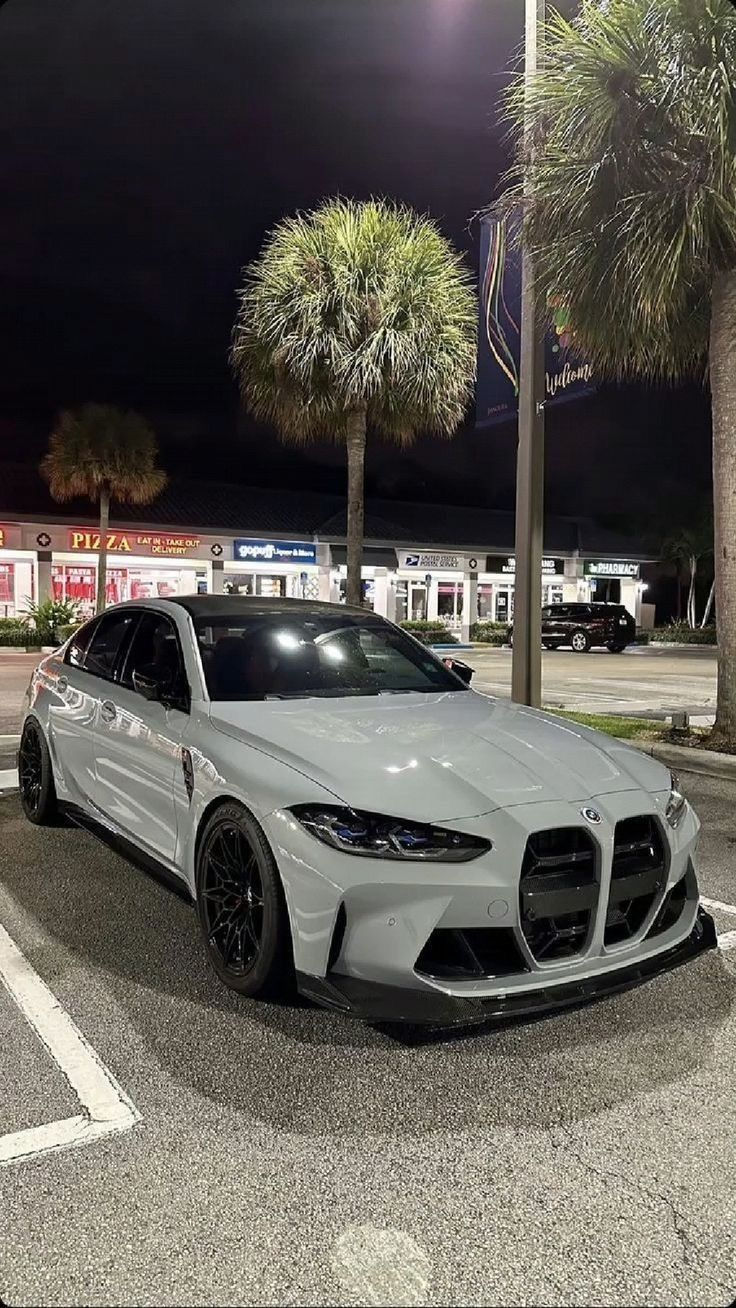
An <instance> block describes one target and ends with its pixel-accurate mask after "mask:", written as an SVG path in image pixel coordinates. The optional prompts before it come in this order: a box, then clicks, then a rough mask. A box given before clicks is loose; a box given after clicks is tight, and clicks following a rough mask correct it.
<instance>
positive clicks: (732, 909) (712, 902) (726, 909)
mask: <svg viewBox="0 0 736 1308" xmlns="http://www.w3.org/2000/svg"><path fill="white" fill-rule="evenodd" d="M700 902H701V904H702V905H703V907H704V908H715V909H717V910H718V911H719V912H720V913H732V914H733V916H734V917H736V904H722V903H721V901H720V899H704V898H703V896H702V895H701V896H700Z"/></svg>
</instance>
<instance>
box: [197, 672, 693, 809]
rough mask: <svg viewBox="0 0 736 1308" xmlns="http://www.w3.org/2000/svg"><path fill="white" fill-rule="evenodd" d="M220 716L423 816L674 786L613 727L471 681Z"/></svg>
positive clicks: (316, 773)
mask: <svg viewBox="0 0 736 1308" xmlns="http://www.w3.org/2000/svg"><path fill="white" fill-rule="evenodd" d="M211 721H212V724H213V726H214V727H216V728H217V729H218V730H219V731H222V732H224V733H226V734H227V735H228V736H232V737H234V738H235V739H236V740H240V741H242V742H243V743H244V744H248V745H251V746H253V747H254V748H256V749H258V750H261V751H262V752H264V753H266V754H268V755H270V756H271V757H272V758H276V759H279V760H281V761H282V762H283V763H285V764H287V765H289V766H290V767H293V768H295V769H296V770H297V771H299V772H301V773H303V774H305V775H306V776H308V777H310V778H311V779H312V780H314V781H316V782H318V783H319V784H320V785H322V786H324V787H325V788H326V789H327V790H329V791H331V792H332V794H333V795H335V796H336V797H338V798H339V799H341V800H342V801H343V802H344V803H347V804H350V805H351V806H352V807H354V808H363V809H368V810H372V811H373V812H381V813H389V814H391V815H395V816H400V817H406V818H414V819H415V820H417V821H432V822H438V821H450V820H454V819H458V818H464V817H474V816H476V815H478V814H480V813H488V812H490V811H492V810H493V809H497V808H508V807H511V806H512V805H515V804H531V803H539V802H543V801H550V800H566V801H573V802H576V801H584V800H586V799H592V798H594V797H595V796H597V795H601V796H602V795H606V794H611V793H613V792H617V791H625V790H636V789H642V790H645V791H662V790H665V789H667V788H668V785H669V778H668V773H667V770H666V769H665V768H664V767H663V766H662V765H661V764H660V763H657V762H656V761H655V760H654V759H651V758H649V757H647V756H646V755H644V754H641V753H639V752H638V751H637V750H634V749H631V748H630V747H628V746H626V745H622V744H620V743H619V742H617V741H616V740H614V739H612V738H611V737H609V736H603V735H600V734H599V733H598V732H594V731H590V730H589V729H588V728H587V727H582V726H579V725H578V724H577V723H574V722H568V721H565V720H563V719H561V718H555V717H553V716H552V715H551V714H547V713H541V712H539V711H537V710H534V709H528V708H524V707H521V706H519V705H515V704H511V703H510V702H509V701H508V700H500V699H491V698H489V697H488V696H485V695H480V694H477V693H475V692H474V691H461V692H456V693H447V694H429V695H424V694H422V695H416V694H409V695H381V696H377V697H373V696H370V697H363V696H361V697H360V698H355V699H353V698H347V699H339V700H337V699H310V700H298V701H297V700H271V701H265V702H239V703H230V702H228V703H214V704H212V706H211Z"/></svg>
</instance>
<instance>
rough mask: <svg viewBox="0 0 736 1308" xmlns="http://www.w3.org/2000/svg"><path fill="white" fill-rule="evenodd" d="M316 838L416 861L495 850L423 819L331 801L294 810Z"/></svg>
mask: <svg viewBox="0 0 736 1308" xmlns="http://www.w3.org/2000/svg"><path fill="white" fill-rule="evenodd" d="M290 811H291V812H292V813H293V814H294V817H295V818H296V819H297V820H298V821H299V822H301V824H302V826H303V827H305V828H306V830H307V831H309V833H310V834H311V835H313V836H316V837H317V840H321V841H322V843H323V844H325V845H332V847H333V849H339V850H340V851H341V853H343V854H361V855H362V856H363V857H364V858H366V857H367V858H394V859H410V860H414V861H415V862H423V863H427V862H436V863H466V862H468V860H469V859H471V858H478V857H479V856H480V855H481V854H485V853H487V852H488V850H489V849H490V848H491V842H490V840H483V839H481V837H480V836H469V835H466V834H465V833H464V832H461V831H448V830H447V829H446V828H444V827H433V826H430V825H428V824H425V823H423V822H405V821H404V820H403V819H402V818H395V817H385V816H384V815H383V814H382V813H365V812H363V811H362V810H361V809H352V808H341V807H339V806H338V805H331V804H297V805H296V806H295V807H294V808H292V809H291V810H290Z"/></svg>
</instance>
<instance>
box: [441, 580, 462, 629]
mask: <svg viewBox="0 0 736 1308" xmlns="http://www.w3.org/2000/svg"><path fill="white" fill-rule="evenodd" d="M462 613H463V584H462V582H461V581H440V582H438V583H437V616H438V618H439V619H440V622H444V623H445V625H446V626H448V627H450V628H451V629H455V628H459V627H460V626H461V624H462Z"/></svg>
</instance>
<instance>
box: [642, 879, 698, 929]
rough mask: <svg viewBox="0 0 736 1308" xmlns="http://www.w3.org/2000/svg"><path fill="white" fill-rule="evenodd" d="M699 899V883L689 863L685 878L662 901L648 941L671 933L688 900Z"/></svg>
mask: <svg viewBox="0 0 736 1308" xmlns="http://www.w3.org/2000/svg"><path fill="white" fill-rule="evenodd" d="M697 898H698V883H697V880H696V877H695V868H694V867H693V865H692V863H688V866H687V871H686V873H685V875H684V877H681V878H680V880H679V881H678V882H677V884H676V885H674V886H672V888H671V889H670V890H668V891H667V894H666V895H665V897H664V899H663V900H662V903H661V905H660V908H659V911H658V913H657V916H656V917H655V919H654V921H653V922H652V925H651V926H650V928H649V930H648V931H647V939H649V938H650V937H651V936H660V935H662V934H663V932H665V931H669V929H670V927H673V926H675V925H676V923H677V922H679V920H680V918H681V917H682V913H683V910H684V908H685V905H686V904H687V902H688V900H689V901H690V902H694V901H695V900H697Z"/></svg>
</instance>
